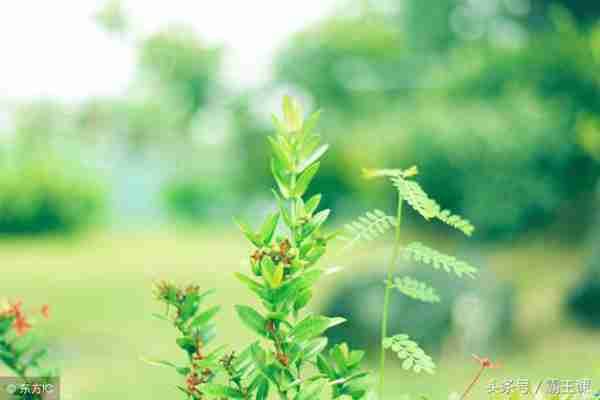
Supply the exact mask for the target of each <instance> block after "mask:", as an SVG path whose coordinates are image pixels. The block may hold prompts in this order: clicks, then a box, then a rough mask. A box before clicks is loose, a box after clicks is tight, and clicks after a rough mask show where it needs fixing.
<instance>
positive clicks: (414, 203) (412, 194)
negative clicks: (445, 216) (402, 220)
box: [391, 176, 440, 220]
mask: <svg viewBox="0 0 600 400" xmlns="http://www.w3.org/2000/svg"><path fill="white" fill-rule="evenodd" d="M391 180H392V183H393V184H394V186H396V188H397V189H398V192H399V193H400V196H402V198H403V199H404V200H405V201H406V202H407V203H408V205H409V206H411V207H412V208H413V209H414V210H415V211H416V212H418V213H419V214H421V215H422V216H423V218H425V219H427V220H429V219H431V218H434V217H436V216H437V215H438V214H439V213H440V206H439V204H438V203H436V202H435V200H433V199H431V198H430V197H429V196H428V195H427V193H425V191H424V190H423V188H422V187H421V185H419V184H418V183H417V182H415V181H409V180H406V179H403V178H402V177H400V176H396V177H392V178H391Z"/></svg>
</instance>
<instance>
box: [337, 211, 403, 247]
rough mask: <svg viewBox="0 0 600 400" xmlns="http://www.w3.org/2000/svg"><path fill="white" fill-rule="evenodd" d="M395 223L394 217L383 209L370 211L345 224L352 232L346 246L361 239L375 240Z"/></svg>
mask: <svg viewBox="0 0 600 400" xmlns="http://www.w3.org/2000/svg"><path fill="white" fill-rule="evenodd" d="M395 224H396V221H395V220H394V217H391V216H389V215H386V213H384V212H383V211H381V210H373V211H368V212H367V213H366V214H365V215H363V216H361V217H359V218H358V219H357V220H356V221H354V222H351V223H349V224H347V225H346V226H345V228H346V231H348V233H350V237H349V238H348V237H346V239H347V240H348V244H347V245H346V247H350V246H352V245H353V244H355V243H356V242H358V241H359V240H369V241H370V240H374V239H375V238H377V237H379V236H381V235H383V234H384V233H385V232H387V231H388V230H389V229H391V228H392V227H394V226H395Z"/></svg>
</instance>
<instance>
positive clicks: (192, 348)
mask: <svg viewBox="0 0 600 400" xmlns="http://www.w3.org/2000/svg"><path fill="white" fill-rule="evenodd" d="M176 342H177V345H178V346H179V347H181V348H182V349H183V350H185V351H186V352H188V353H190V354H192V353H195V352H196V349H197V347H196V346H197V344H196V341H195V340H194V339H193V338H191V337H189V336H184V337H181V338H178V339H177V340H176Z"/></svg>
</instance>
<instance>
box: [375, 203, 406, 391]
mask: <svg viewBox="0 0 600 400" xmlns="http://www.w3.org/2000/svg"><path fill="white" fill-rule="evenodd" d="M401 222H402V197H401V196H400V195H398V210H397V212H396V236H395V239H394V250H393V253H392V257H391V258H390V260H389V262H388V265H387V270H386V277H385V280H386V283H385V294H384V300H383V316H382V318H381V342H380V343H379V346H380V348H381V354H380V356H379V357H380V359H379V400H383V387H384V372H385V349H384V348H383V341H384V340H385V338H386V337H387V327H388V319H389V314H390V297H391V294H392V287H391V285H389V282H391V280H392V268H393V267H394V266H395V265H396V263H397V261H398V257H399V256H400V224H401Z"/></svg>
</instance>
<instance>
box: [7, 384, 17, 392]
mask: <svg viewBox="0 0 600 400" xmlns="http://www.w3.org/2000/svg"><path fill="white" fill-rule="evenodd" d="M6 393H8V394H15V393H17V385H14V384H12V383H11V384H10V385H6Z"/></svg>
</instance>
